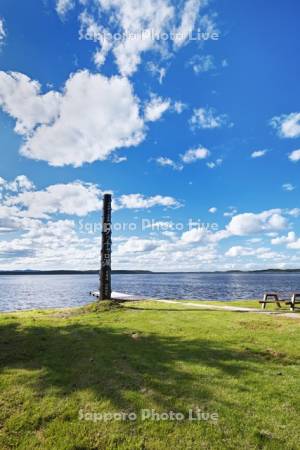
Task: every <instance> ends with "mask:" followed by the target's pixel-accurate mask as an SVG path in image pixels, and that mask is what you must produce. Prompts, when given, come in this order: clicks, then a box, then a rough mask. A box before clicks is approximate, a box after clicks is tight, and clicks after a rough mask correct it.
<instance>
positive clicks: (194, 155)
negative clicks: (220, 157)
mask: <svg viewBox="0 0 300 450" xmlns="http://www.w3.org/2000/svg"><path fill="white" fill-rule="evenodd" d="M209 155H210V151H209V150H208V149H207V148H205V147H198V148H192V149H190V150H187V151H186V152H185V153H184V154H183V155H181V159H182V161H183V162H184V163H185V164H190V163H193V162H196V161H198V160H199V159H206V158H208V156H209Z"/></svg>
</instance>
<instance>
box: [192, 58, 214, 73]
mask: <svg viewBox="0 0 300 450" xmlns="http://www.w3.org/2000/svg"><path fill="white" fill-rule="evenodd" d="M189 65H190V66H192V68H193V71H194V72H195V74H196V75H199V74H200V73H205V72H209V71H210V70H213V69H215V63H214V57H213V56H212V55H195V56H193V58H192V59H191V60H190V61H189Z"/></svg>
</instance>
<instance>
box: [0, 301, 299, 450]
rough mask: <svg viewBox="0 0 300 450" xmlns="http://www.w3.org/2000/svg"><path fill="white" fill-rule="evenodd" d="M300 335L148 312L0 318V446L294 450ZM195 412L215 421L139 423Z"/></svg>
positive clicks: (289, 323)
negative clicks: (129, 416)
mask: <svg viewBox="0 0 300 450" xmlns="http://www.w3.org/2000/svg"><path fill="white" fill-rule="evenodd" d="M299 331H300V321H298V320H291V319H288V318H285V317H270V316H262V315H255V314H252V313H250V314H248V313H247V314H245V313H232V312H224V311H205V310H196V309H192V308H183V307H182V306H180V305H171V304H161V303H155V302H144V303H129V304H126V305H124V306H122V307H120V308H113V309H111V308H110V306H109V305H107V304H106V305H105V306H104V307H102V308H100V310H98V308H95V307H90V308H85V309H73V310H59V311H35V312H22V313H6V314H2V315H0V358H1V372H0V389H1V392H0V448H1V450H2V449H3V450H4V449H15V448H20V449H30V450H31V449H45V450H47V449H49V450H50V449H51V450H52V449H56V450H69V449H73V450H75V449H77V450H80V449H81V450H83V449H91V450H92V449H105V450H107V449H128V450H134V449H163V448H171V449H176V450H177V449H179V450H181V449H193V450H194V449H214V450H219V449H238V448H243V449H280V450H282V449H283V448H284V449H299V442H300V429H299V413H300V411H299V409H300V408H299V403H300V401H299V399H300V377H299V356H300V333H299ZM197 407H199V408H200V409H201V410H202V411H206V412H208V413H217V414H218V417H219V419H218V421H217V422H216V421H213V420H210V421H204V420H201V421H188V420H183V421H151V420H145V421H142V420H141V418H140V415H139V412H140V410H141V409H143V408H145V409H154V410H155V411H157V412H164V411H170V410H172V411H174V412H181V413H182V414H184V415H185V416H187V415H188V410H189V409H193V410H195V409H196V408H197ZM80 410H82V411H83V412H84V413H92V412H96V413H107V412H118V411H123V412H125V413H129V412H135V413H137V415H138V420H137V421H128V420H127V421H110V422H104V421H98V422H96V423H94V422H91V421H85V420H79V415H80ZM85 417H87V418H90V417H91V416H85Z"/></svg>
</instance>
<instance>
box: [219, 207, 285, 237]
mask: <svg viewBox="0 0 300 450" xmlns="http://www.w3.org/2000/svg"><path fill="white" fill-rule="evenodd" d="M286 226H287V221H286V219H285V217H283V216H282V214H281V210H278V209H271V210H268V211H263V212H262V213H259V214H254V213H244V214H238V215H237V216H234V217H233V218H232V219H231V221H230V223H229V224H228V225H227V229H228V231H229V232H230V233H231V234H232V235H235V236H246V235H249V234H255V233H261V232H266V231H278V230H282V229H283V228H285V227H286Z"/></svg>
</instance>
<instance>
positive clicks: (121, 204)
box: [113, 194, 182, 210]
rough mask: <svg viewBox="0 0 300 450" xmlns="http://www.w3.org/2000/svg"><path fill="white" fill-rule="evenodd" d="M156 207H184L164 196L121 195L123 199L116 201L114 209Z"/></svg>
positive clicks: (173, 199) (171, 198)
mask: <svg viewBox="0 0 300 450" xmlns="http://www.w3.org/2000/svg"><path fill="white" fill-rule="evenodd" d="M154 206H164V207H167V208H178V207H180V206H182V205H181V204H180V202H178V201H177V200H176V199H175V198H173V197H168V196H162V195H154V196H152V197H145V196H144V195H142V194H128V195H121V197H119V198H118V199H116V200H115V201H114V205H113V208H114V209H115V210H117V209H121V208H129V209H144V208H153V207H154Z"/></svg>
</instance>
